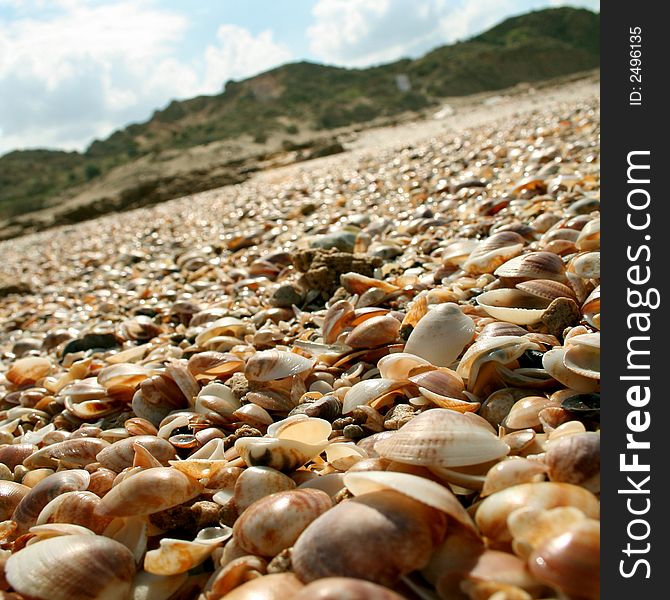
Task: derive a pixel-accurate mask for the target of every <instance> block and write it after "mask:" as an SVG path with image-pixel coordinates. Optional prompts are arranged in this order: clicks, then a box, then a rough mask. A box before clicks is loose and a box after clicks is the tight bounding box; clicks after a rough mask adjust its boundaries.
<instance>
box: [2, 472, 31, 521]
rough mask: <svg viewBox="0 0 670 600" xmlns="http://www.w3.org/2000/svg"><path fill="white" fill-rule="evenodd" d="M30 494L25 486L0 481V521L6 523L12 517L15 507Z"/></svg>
mask: <svg viewBox="0 0 670 600" xmlns="http://www.w3.org/2000/svg"><path fill="white" fill-rule="evenodd" d="M29 492H30V488H29V487H28V486H27V485H23V484H21V483H16V482H14V481H7V480H1V481H0V521H6V520H7V519H9V518H10V517H11V516H12V513H13V512H14V510H15V509H16V506H17V505H18V503H19V502H21V500H22V499H23V497H24V496H26V494H28V493H29Z"/></svg>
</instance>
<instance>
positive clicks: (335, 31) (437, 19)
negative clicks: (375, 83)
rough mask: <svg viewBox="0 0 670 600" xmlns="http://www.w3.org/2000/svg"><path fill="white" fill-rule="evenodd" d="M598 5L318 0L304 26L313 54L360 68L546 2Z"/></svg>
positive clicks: (526, 0)
mask: <svg viewBox="0 0 670 600" xmlns="http://www.w3.org/2000/svg"><path fill="white" fill-rule="evenodd" d="M566 4H568V5H572V6H584V7H586V8H591V9H592V10H599V8H600V2H599V1H598V0H575V1H572V0H318V2H317V3H316V4H315V6H314V8H313V10H312V15H313V17H314V21H313V23H312V25H311V26H310V27H309V28H308V29H307V37H308V39H309V43H310V50H311V51H312V53H313V54H314V55H315V56H316V57H318V58H319V59H321V60H323V61H325V62H327V63H330V64H337V65H343V66H351V67H360V66H366V65H370V64H379V63H383V62H389V61H392V60H396V59H399V58H403V57H417V56H420V55H421V54H423V53H425V52H427V51H429V50H431V49H432V48H434V47H436V46H439V45H442V44H447V43H451V42H454V41H456V40H462V39H465V38H468V37H471V36H473V35H476V34H478V33H480V32H482V31H484V30H485V29H488V28H489V27H491V26H493V25H495V24H496V23H499V22H500V21H502V20H503V19H505V18H506V17H508V16H510V15H513V14H520V13H523V12H526V11H528V10H533V9H539V8H543V7H546V6H548V5H566Z"/></svg>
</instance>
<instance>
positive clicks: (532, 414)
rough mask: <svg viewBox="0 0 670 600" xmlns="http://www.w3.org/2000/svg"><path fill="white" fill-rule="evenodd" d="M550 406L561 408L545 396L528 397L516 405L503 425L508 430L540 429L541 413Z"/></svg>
mask: <svg viewBox="0 0 670 600" xmlns="http://www.w3.org/2000/svg"><path fill="white" fill-rule="evenodd" d="M548 406H559V404H558V403H557V402H556V401H554V400H551V399H549V398H546V397H544V396H526V397H525V398H522V399H521V400H518V401H517V402H515V403H514V406H512V409H511V410H510V412H509V414H508V415H507V417H505V420H504V421H503V425H504V426H505V428H507V429H529V428H533V427H539V426H540V417H539V413H540V412H541V411H542V410H543V409H545V408H547V407H548Z"/></svg>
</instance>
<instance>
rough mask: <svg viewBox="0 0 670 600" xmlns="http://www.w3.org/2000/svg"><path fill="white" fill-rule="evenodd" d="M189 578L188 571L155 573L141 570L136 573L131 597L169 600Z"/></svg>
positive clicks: (139, 599)
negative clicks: (174, 573)
mask: <svg viewBox="0 0 670 600" xmlns="http://www.w3.org/2000/svg"><path fill="white" fill-rule="evenodd" d="M187 579H188V575H187V574H186V573H182V574H179V575H153V574H152V573H147V572H146V571H141V572H139V573H137V575H135V579H134V580H133V589H132V590H131V596H130V597H131V598H132V599H133V600H168V598H170V597H171V596H173V595H174V594H175V593H176V592H177V590H179V589H180V588H181V587H182V586H183V585H184V583H185V582H186V580H187Z"/></svg>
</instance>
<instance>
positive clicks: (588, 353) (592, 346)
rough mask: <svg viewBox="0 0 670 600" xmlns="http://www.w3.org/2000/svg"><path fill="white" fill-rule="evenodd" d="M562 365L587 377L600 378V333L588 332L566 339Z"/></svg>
mask: <svg viewBox="0 0 670 600" xmlns="http://www.w3.org/2000/svg"><path fill="white" fill-rule="evenodd" d="M565 343H566V349H565V353H564V354H563V364H564V366H565V367H566V368H567V369H568V370H570V371H572V372H573V373H576V374H577V375H580V376H582V377H587V378H589V379H598V380H599V379H600V333H588V334H583V335H577V336H574V337H571V338H569V339H566V342H565Z"/></svg>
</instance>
